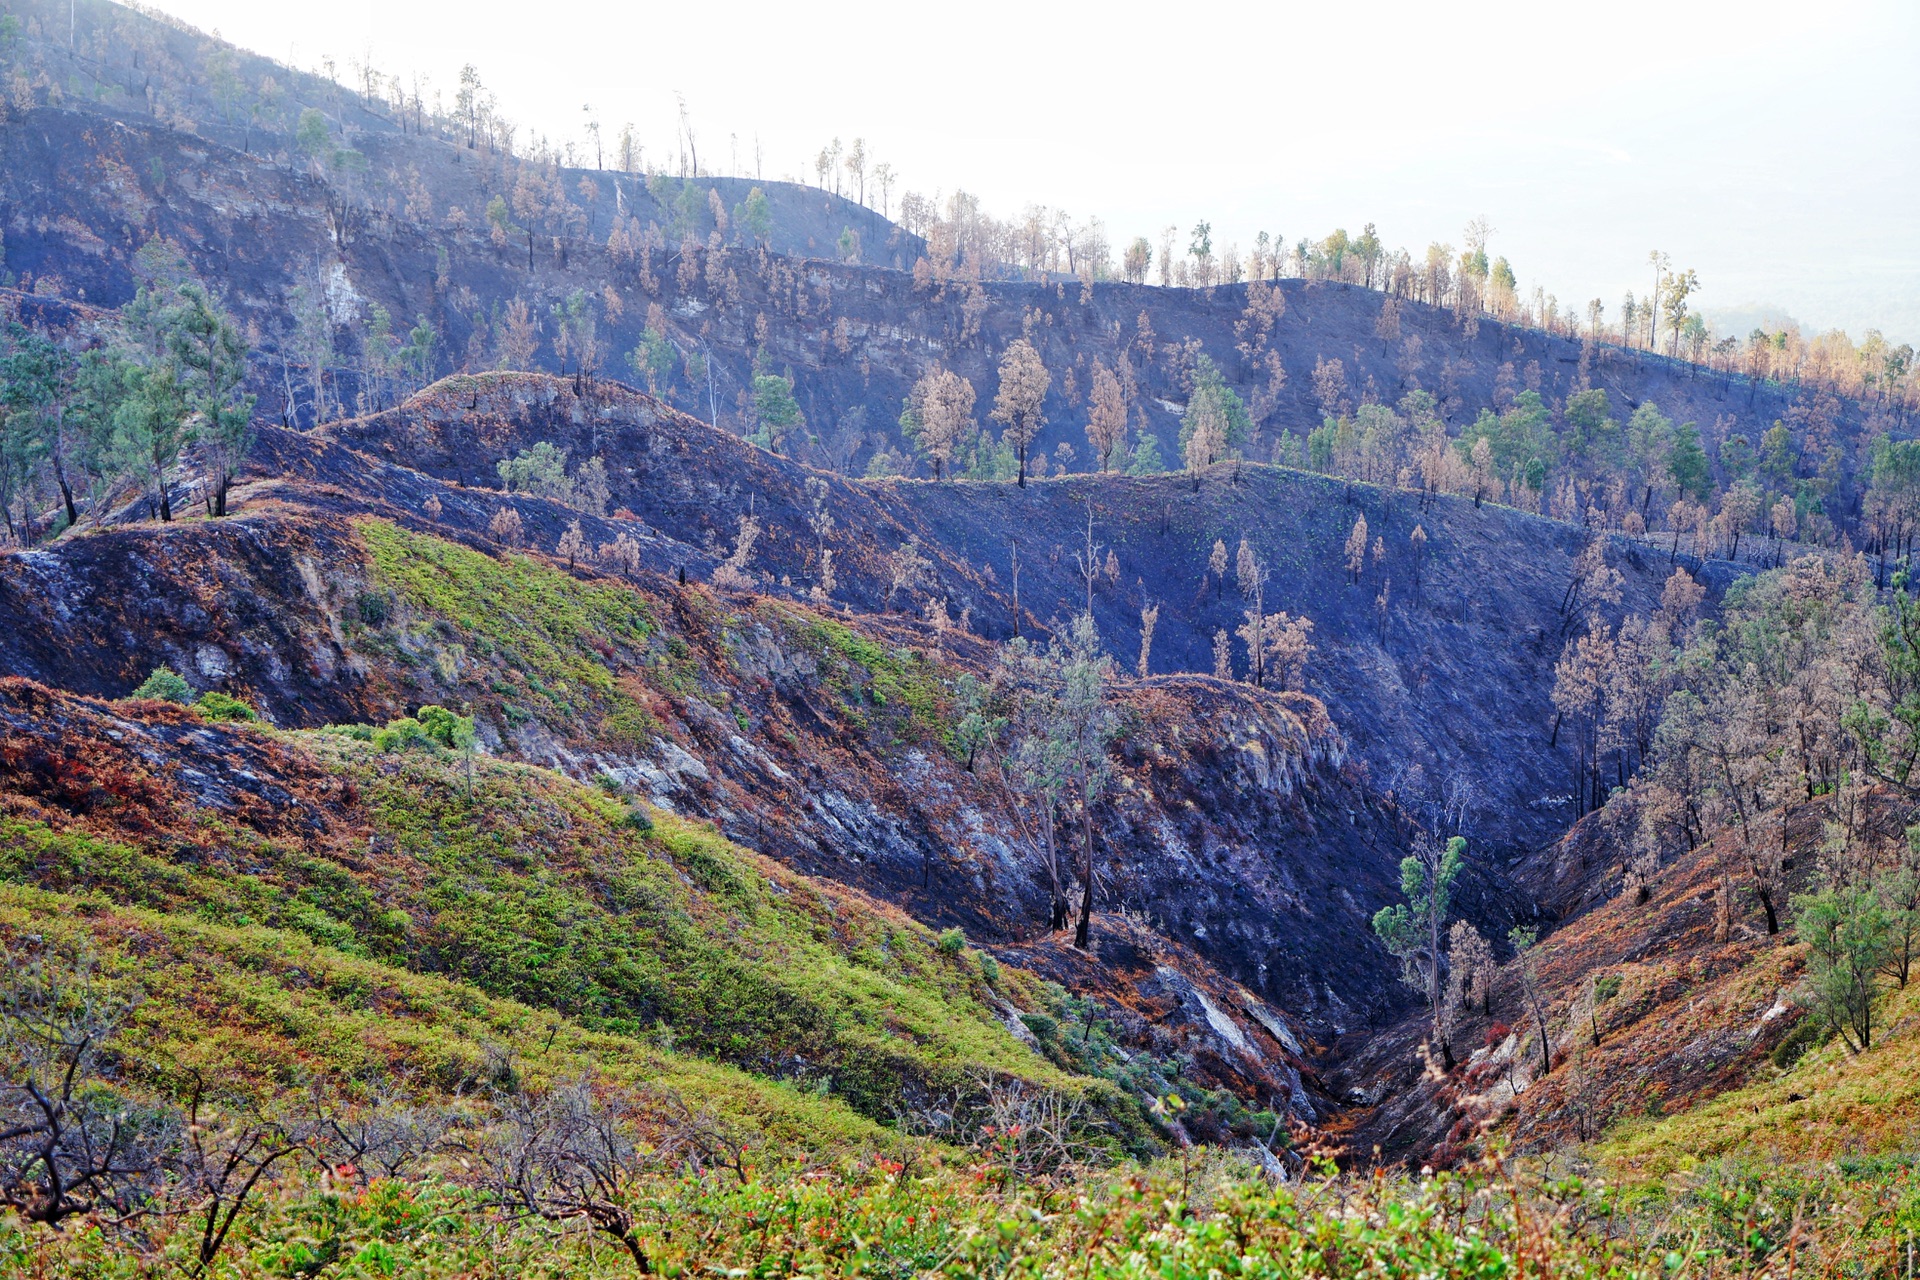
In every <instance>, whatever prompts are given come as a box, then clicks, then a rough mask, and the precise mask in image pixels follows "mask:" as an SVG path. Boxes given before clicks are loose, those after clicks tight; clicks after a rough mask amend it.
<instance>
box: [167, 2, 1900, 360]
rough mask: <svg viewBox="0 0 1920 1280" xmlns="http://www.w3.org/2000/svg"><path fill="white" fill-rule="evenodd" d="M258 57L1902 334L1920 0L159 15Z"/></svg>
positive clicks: (1250, 230)
mask: <svg viewBox="0 0 1920 1280" xmlns="http://www.w3.org/2000/svg"><path fill="white" fill-rule="evenodd" d="M157 2H158V7H160V8H162V9H165V10H167V11H169V12H171V13H174V14H177V15H178V16H180V17H182V18H184V19H186V20H187V21H189V22H192V23H194V24H195V25H197V26H200V27H203V28H217V29H218V30H219V31H220V32H221V33H222V34H223V35H225V36H226V37H227V38H228V39H230V40H233V41H235V42H236V43H238V44H242V45H245V46H247V47H249V48H252V49H255V50H257V51H259V52H261V53H264V54H268V55H271V56H274V57H278V58H281V59H283V60H290V61H293V62H295V63H297V64H298V65H301V66H303V67H308V68H312V67H315V66H317V64H318V63H319V60H320V58H321V56H322V55H323V54H331V55H332V56H333V57H334V58H335V59H336V61H337V62H338V63H339V64H340V66H341V68H342V74H343V75H344V74H345V68H346V67H347V66H348V65H349V64H350V63H351V62H352V61H354V60H356V59H359V58H362V57H366V56H368V55H369V54H370V55H371V59H372V61H373V62H374V64H375V65H376V66H379V67H381V68H382V69H384V70H387V71H398V72H406V73H412V72H419V73H421V74H423V75H425V76H427V77H429V78H430V79H431V80H432V81H433V82H434V83H435V84H437V85H440V86H443V87H446V88H448V89H449V90H450V88H451V86H452V84H453V82H454V80H455V78H456V76H457V74H458V71H459V67H460V66H461V64H462V63H466V62H472V63H474V64H475V65H476V66H478V68H479V69H480V72H481V75H482V77H483V78H484V80H485V81H486V83H487V84H488V85H489V86H490V87H492V88H493V89H494V90H495V91H496V92H497V94H498V95H499V98H500V100H501V104H502V107H503V109H504V110H505V112H506V113H507V114H508V115H509V116H511V117H513V118H515V119H518V120H521V121H524V122H527V123H528V124H531V125H532V126H533V127H535V128H538V129H539V130H541V131H542V132H545V133H547V134H549V135H550V136H553V137H555V138H562V137H569V136H572V137H578V136H580V135H581V130H580V125H581V123H582V121H583V120H584V119H585V118H586V117H585V115H584V114H583V112H582V107H583V106H584V105H586V104H591V105H592V108H593V112H594V114H595V115H597V116H598V117H599V118H600V119H601V120H602V121H603V122H604V124H605V127H606V130H607V134H608V136H609V137H610V138H611V137H612V136H613V135H614V134H616V133H617V131H618V128H619V126H620V124H622V123H623V122H627V121H632V122H633V123H634V124H635V126H636V128H637V129H638V131H639V132H640V135H641V136H642V138H643V139H644V140H645V141H646V143H647V145H648V154H649V156H659V157H661V158H664V157H665V155H666V153H667V152H668V150H669V149H670V148H671V146H672V141H673V135H674V115H675V105H674V101H675V100H674V94H675V91H679V92H680V93H682V94H684V95H685V97H686V100H687V103H688V107H689V109H690V111H691V113H692V118H693V123H694V127H695V129H696V131H697V133H698V137H699V142H700V148H701V160H702V164H703V166H704V167H708V168H715V169H718V170H720V171H722V172H724V171H727V170H728V169H729V168H730V167H731V166H732V163H733V161H732V155H733V154H734V148H733V144H732V143H731V141H730V140H731V139H732V138H734V137H737V139H738V143H737V148H738V151H737V154H738V156H739V164H740V168H741V170H742V171H746V172H751V170H752V165H753V159H752V157H753V153H754V142H755V138H756V136H757V138H758V141H759V145H760V147H761V150H762V153H763V155H764V161H763V172H764V174H765V176H767V177H769V178H774V177H787V176H795V177H797V176H801V175H802V174H805V175H808V176H811V174H812V165H811V159H812V157H813V156H814V155H815V154H816V153H817V152H818V151H819V150H820V147H821V146H822V144H824V143H825V142H826V141H828V140H829V139H830V138H832V137H835V136H838V137H840V138H842V139H844V140H849V141H850V140H851V139H852V138H854V137H855V136H862V137H864V138H866V140H867V143H868V147H869V149H870V150H871V151H872V152H873V153H874V155H875V156H876V158H878V159H884V160H889V161H891V162H892V163H893V165H894V167H895V169H896V170H897V171H898V172H899V173H900V174H901V175H902V184H903V188H904V187H911V188H913V189H916V190H921V191H926V192H931V191H933V190H935V189H941V190H944V191H951V190H952V189H953V188H955V187H956V186H958V187H964V188H966V189H967V190H969V191H972V192H975V193H976V194H978V195H980V196H981V197H982V198H983V200H984V201H985V202H986V204H987V207H988V208H989V209H990V210H991V211H993V212H995V213H997V214H999V215H1000V216H1003V217H1005V216H1012V215H1014V214H1016V213H1018V211H1019V210H1020V209H1021V207H1022V206H1024V205H1025V204H1027V203H1028V202H1038V203H1043V204H1047V205H1051V206H1054V207H1057V208H1064V209H1066V210H1067V211H1069V212H1070V213H1071V214H1072V215H1074V217H1075V218H1076V219H1077V218H1081V217H1085V216H1087V215H1089V214H1096V215H1098V216H1100V217H1102V218H1104V219H1105V220H1106V223H1107V226H1108V230H1109V234H1110V236H1111V237H1112V238H1113V240H1114V241H1115V242H1116V243H1120V242H1124V240H1126V239H1130V238H1131V237H1132V236H1134V235H1138V234H1144V235H1147V236H1149V237H1150V238H1153V239H1155V240H1156V241H1157V239H1158V229H1159V228H1160V227H1163V226H1166V225H1168V224H1177V225H1179V226H1180V227H1181V228H1182V237H1183V239H1184V236H1185V233H1186V230H1187V229H1188V228H1190V227H1191V226H1192V225H1193V223H1194V222H1195V221H1197V220H1199V219H1201V218H1205V219H1208V220H1210V221H1211V222H1212V223H1213V224H1214V227H1215V241H1216V244H1225V243H1227V242H1229V241H1238V242H1239V243H1240V245H1241V247H1242V249H1243V251H1244V249H1245V248H1246V247H1247V245H1248V243H1249V242H1250V241H1251V239H1252V237H1253V235H1254V233H1255V232H1256V231H1259V230H1268V231H1273V232H1278V233H1282V234H1284V235H1285V236H1286V238H1287V239H1288V240H1289V241H1290V242H1291V241H1294V240H1298V239H1300V238H1301V237H1303V236H1313V237H1316V238H1317V237H1319V236H1321V235H1324V234H1325V233H1326V232H1327V231H1329V230H1331V229H1332V228H1333V227H1335V226H1345V227H1347V228H1348V229H1350V230H1352V231H1355V232H1358V230H1359V229H1360V226H1361V224H1363V223H1366V222H1373V223H1376V224H1377V225H1378V228H1379V231H1380V234H1381V236H1382V237H1383V238H1384V239H1385V240H1386V241H1387V242H1388V243H1389V244H1391V245H1404V246H1406V247H1408V248H1410V249H1412V250H1414V251H1415V252H1416V254H1418V253H1419V252H1420V251H1422V250H1423V249H1424V248H1425V246H1426V244H1427V243H1428V242H1429V241H1431V240H1441V241H1445V242H1448V243H1451V244H1454V245H1458V244H1459V243H1460V228H1461V227H1462V226H1463V225H1464V224H1465V223H1466V222H1467V220H1468V219H1469V218H1472V217H1474V216H1475V215H1478V214H1485V215H1486V216H1487V217H1488V218H1489V219H1490V220H1491V221H1492V223H1493V225H1494V227H1495V228H1496V234H1495V235H1494V237H1493V241H1492V245H1491V248H1492V251H1493V252H1495V253H1499V254H1505V255H1506V256H1507V257H1508V258H1509V259H1510V260H1511V261H1512V263H1513V266H1514V269H1515V271H1516V273H1517V274H1518V275H1519V277H1520V282H1521V287H1522V289H1523V290H1530V289H1531V288H1532V286H1533V285H1535V284H1541V285H1544V286H1545V287H1546V288H1547V289H1548V290H1549V291H1550V292H1552V293H1554V294H1555V295H1557V296H1558V297H1559V299H1560V300H1561V303H1562V305H1563V306H1566V305H1572V306H1576V307H1578V306H1581V305H1583V304H1584V303H1585V301H1586V299H1588V298H1592V297H1599V298H1602V299H1603V300H1604V301H1605V303H1606V307H1607V314H1608V316H1609V317H1610V318H1611V317H1613V316H1615V315H1617V313H1618V308H1619V303H1620V298H1621V296H1622V294H1623V293H1624V292H1625V291H1626V290H1628V289H1633V290H1635V291H1636V292H1637V293H1638V292H1644V291H1645V289H1646V287H1647V285H1648V283H1649V281H1650V278H1651V273H1650V270H1649V269H1648V268H1647V267H1646V265H1645V264H1646V259H1647V254H1648V251H1649V250H1651V249H1653V248H1656V247H1657V248H1660V249H1663V250H1665V251H1666V252H1667V253H1669V254H1670V255H1671V256H1672V259H1673V262H1674V264H1675V265H1676V266H1683V267H1684V266H1690V267H1694V268H1696V269H1697V270H1698V271H1699V274H1700V279H1701V281H1702V283H1703V285H1704V288H1703V290H1702V292H1701V294H1700V295H1699V299H1698V303H1699V305H1700V307H1701V308H1703V309H1705V310H1707V311H1708V312H1712V311H1713V310H1714V309H1715V308H1725V307H1738V306H1742V305H1745V304H1750V303H1761V304H1772V305H1774V306H1777V307H1780V308H1783V309H1785V310H1786V311H1788V312H1790V313H1791V314H1793V315H1794V316H1796V317H1798V318H1799V319H1800V320H1801V321H1802V323H1803V324H1805V325H1807V326H1809V327H1812V328H1826V327H1835V326H1837V327H1843V328H1846V329H1848V330H1850V331H1851V332H1852V333H1853V334H1854V335H1855V336H1856V337H1858V336H1859V334H1860V333H1861V332H1862V331H1863V330H1865V329H1866V328H1868V327H1872V326H1878V327H1880V328H1881V329H1883V330H1884V331H1886V332H1887V333H1888V335H1889V336H1891V337H1894V338H1896V339H1897V340H1902V341H1912V342H1915V343H1920V213H1917V212H1916V211H1917V210H1920V3H1916V0H1795V2H1794V3H1785V2H1783V0H1735V2H1732V3H1718V2H1716V3H1700V2H1697V0H1659V2H1654V0H1611V2H1610V3H1606V4H1590V5H1572V4H1544V3H1540V0H1525V2H1520V0H1473V2H1471V3H1453V4H1443V3H1434V2H1433V0H1426V2H1424V3H1398V2H1395V3H1380V2H1379V0H1376V2H1375V3H1372V4H1368V5H1328V4H1324V3H1321V4H1314V5H1297V4H1288V3H1273V2H1272V0H1266V2H1264V3H1262V2H1255V3H1237V2H1233V3H1220V4H1213V5H1204V6H1201V7H1199V8H1194V9H1187V8H1185V7H1184V6H1153V7H1151V8H1148V7H1138V8H1133V7H1127V6H1119V5H1107V6H1094V5H1058V4H1048V3H1046V2H1045V0H1039V2H1035V0H1026V2H1025V3H1010V2H1008V0H984V2H982V3H975V4H970V5H964V6H962V5H955V6H947V7H937V6H936V7H928V6H922V5H906V4H900V3H897V2H896V3H884V4H882V3H872V2H870V0H852V2H841V3H836V4H832V5H825V4H815V5H807V4H794V3H783V4H762V3H757V2H752V0H749V2H744V3H732V4H728V5H724V6H722V5H715V4H705V3H681V4H672V5H656V4H636V3H625V4H617V5H616V4H602V3H592V2H590V0H545V2H544V3H542V4H539V5H528V4H525V3H515V4H507V3H501V2H496V0H459V2H458V3H455V2H453V0H402V2H400V3H395V2H394V0H330V2H329V3H325V4H292V3H283V2H278V0H276V2H271V3H262V0H157Z"/></svg>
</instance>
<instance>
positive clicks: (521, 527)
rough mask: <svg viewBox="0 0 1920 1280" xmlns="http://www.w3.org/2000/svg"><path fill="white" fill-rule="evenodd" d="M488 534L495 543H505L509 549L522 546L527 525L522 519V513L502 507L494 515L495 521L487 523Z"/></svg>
mask: <svg viewBox="0 0 1920 1280" xmlns="http://www.w3.org/2000/svg"><path fill="white" fill-rule="evenodd" d="M487 532H488V533H489V534H491V535H492V536H493V539H494V541H496V542H502V543H505V544H506V545H507V546H509V547H517V546H519V545H520V539H521V538H523V537H524V536H526V524H525V522H524V521H522V520H521V519H520V513H519V512H518V511H516V510H515V509H514V508H512V507H502V508H500V509H499V510H498V511H496V512H494V513H493V519H492V520H489V521H488V522H487Z"/></svg>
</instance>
